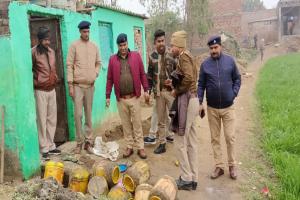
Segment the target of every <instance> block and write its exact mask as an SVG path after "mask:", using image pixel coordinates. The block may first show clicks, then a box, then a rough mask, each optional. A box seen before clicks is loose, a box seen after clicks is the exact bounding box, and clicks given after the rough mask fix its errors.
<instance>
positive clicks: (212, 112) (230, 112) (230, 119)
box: [207, 106, 235, 168]
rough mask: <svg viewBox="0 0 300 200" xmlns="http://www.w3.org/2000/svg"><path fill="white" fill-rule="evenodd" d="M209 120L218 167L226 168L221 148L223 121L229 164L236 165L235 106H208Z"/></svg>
mask: <svg viewBox="0 0 300 200" xmlns="http://www.w3.org/2000/svg"><path fill="white" fill-rule="evenodd" d="M207 115H208V122H209V128H210V133H211V144H212V149H213V153H214V158H215V162H216V167H220V168H224V163H223V159H222V150H221V141H220V138H221V123H223V129H224V136H225V141H226V145H227V156H228V165H229V166H234V165H235V151H234V144H235V134H234V128H235V111H234V106H230V107H228V108H225V109H216V108H212V107H208V108H207Z"/></svg>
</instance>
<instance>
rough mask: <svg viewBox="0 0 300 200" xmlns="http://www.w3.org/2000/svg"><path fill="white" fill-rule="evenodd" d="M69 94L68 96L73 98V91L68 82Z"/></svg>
mask: <svg viewBox="0 0 300 200" xmlns="http://www.w3.org/2000/svg"><path fill="white" fill-rule="evenodd" d="M69 95H70V97H72V98H74V95H75V92H74V87H73V85H72V84H69Z"/></svg>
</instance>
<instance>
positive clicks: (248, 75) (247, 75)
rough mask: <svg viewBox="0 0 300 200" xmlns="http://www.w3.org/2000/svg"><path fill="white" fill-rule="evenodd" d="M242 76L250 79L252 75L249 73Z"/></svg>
mask: <svg viewBox="0 0 300 200" xmlns="http://www.w3.org/2000/svg"><path fill="white" fill-rule="evenodd" d="M242 75H243V76H244V77H245V78H250V77H252V76H253V75H252V73H249V72H243V73H242Z"/></svg>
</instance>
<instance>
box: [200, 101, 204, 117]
mask: <svg viewBox="0 0 300 200" xmlns="http://www.w3.org/2000/svg"><path fill="white" fill-rule="evenodd" d="M199 115H200V117H201V119H202V118H204V117H205V109H204V106H203V105H202V104H200V106H199Z"/></svg>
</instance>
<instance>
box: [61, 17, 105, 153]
mask: <svg viewBox="0 0 300 200" xmlns="http://www.w3.org/2000/svg"><path fill="white" fill-rule="evenodd" d="M78 28H79V30H80V39H79V40H77V41H75V42H73V43H72V44H71V46H70V48H69V53H68V57H67V68H68V84H69V93H70V96H71V97H72V98H73V100H74V105H75V126H76V139H77V147H76V149H75V151H74V153H76V154H79V153H80V152H81V149H82V145H83V143H84V142H85V145H84V149H85V150H87V151H88V152H89V153H91V152H92V145H93V130H92V105H93V96H94V89H95V88H94V83H95V80H96V78H97V77H98V75H99V69H100V54H99V49H98V47H97V46H96V45H95V44H94V43H93V42H91V41H90V40H89V33H90V22H87V21H82V22H80V24H79V25H78ZM82 107H84V114H85V124H84V129H85V134H84V135H83V134H82Z"/></svg>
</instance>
